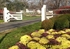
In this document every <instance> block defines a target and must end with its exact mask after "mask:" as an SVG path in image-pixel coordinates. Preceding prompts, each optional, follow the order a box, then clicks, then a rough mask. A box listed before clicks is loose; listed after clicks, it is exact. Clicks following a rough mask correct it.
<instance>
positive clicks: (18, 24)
mask: <svg viewBox="0 0 70 49" xmlns="http://www.w3.org/2000/svg"><path fill="white" fill-rule="evenodd" d="M36 22H40V19H34V20H28V21H17V22H9V23H4V24H0V32H2V31H5V30H8V29H12V28H16V27H21V26H26V25H29V24H32V23H36Z"/></svg>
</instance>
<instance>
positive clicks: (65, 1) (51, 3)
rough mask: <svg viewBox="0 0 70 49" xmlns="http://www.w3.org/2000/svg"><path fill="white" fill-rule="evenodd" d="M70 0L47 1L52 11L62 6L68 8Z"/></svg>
mask: <svg viewBox="0 0 70 49" xmlns="http://www.w3.org/2000/svg"><path fill="white" fill-rule="evenodd" d="M69 1H70V0H47V2H46V5H47V7H48V8H50V9H57V8H59V7H60V6H67V5H68V2H69Z"/></svg>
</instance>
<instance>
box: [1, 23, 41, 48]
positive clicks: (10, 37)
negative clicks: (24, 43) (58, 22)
mask: <svg viewBox="0 0 70 49" xmlns="http://www.w3.org/2000/svg"><path fill="white" fill-rule="evenodd" d="M40 27H41V22H38V23H34V24H31V25H28V26H24V27H20V28H17V29H15V30H13V31H11V32H9V33H7V34H0V49H8V48H9V47H10V46H13V45H15V44H16V43H17V42H18V41H19V40H20V37H21V36H22V35H25V34H30V33H31V32H33V31H36V30H39V29H40Z"/></svg>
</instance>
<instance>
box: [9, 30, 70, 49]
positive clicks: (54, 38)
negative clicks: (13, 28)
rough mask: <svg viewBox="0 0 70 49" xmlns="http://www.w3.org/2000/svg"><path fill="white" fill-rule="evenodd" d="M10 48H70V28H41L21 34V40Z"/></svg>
mask: <svg viewBox="0 0 70 49" xmlns="http://www.w3.org/2000/svg"><path fill="white" fill-rule="evenodd" d="M9 49H70V29H65V30H60V31H56V30H54V29H50V30H47V31H45V30H44V29H40V30H39V31H35V32H33V33H31V34H29V35H24V36H21V38H20V41H19V42H18V43H16V44H15V45H14V46H12V47H9Z"/></svg>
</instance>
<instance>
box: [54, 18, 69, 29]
mask: <svg viewBox="0 0 70 49" xmlns="http://www.w3.org/2000/svg"><path fill="white" fill-rule="evenodd" d="M53 28H54V29H57V30H60V29H64V28H69V21H68V19H67V18H65V17H61V18H58V19H57V20H56V21H55V24H54V27H53Z"/></svg>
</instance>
